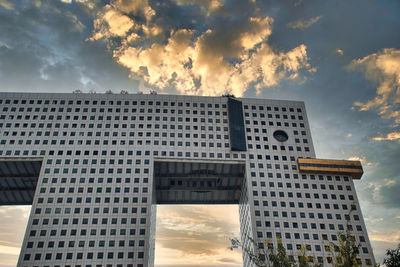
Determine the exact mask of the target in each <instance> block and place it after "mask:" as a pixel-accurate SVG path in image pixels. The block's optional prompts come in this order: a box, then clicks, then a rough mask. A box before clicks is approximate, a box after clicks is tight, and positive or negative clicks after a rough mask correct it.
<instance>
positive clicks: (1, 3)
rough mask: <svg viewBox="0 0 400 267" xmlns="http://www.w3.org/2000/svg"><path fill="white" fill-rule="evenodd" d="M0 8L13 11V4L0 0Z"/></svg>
mask: <svg viewBox="0 0 400 267" xmlns="http://www.w3.org/2000/svg"><path fill="white" fill-rule="evenodd" d="M0 7H4V8H5V9H14V6H13V4H12V3H10V2H8V1H7V0H0Z"/></svg>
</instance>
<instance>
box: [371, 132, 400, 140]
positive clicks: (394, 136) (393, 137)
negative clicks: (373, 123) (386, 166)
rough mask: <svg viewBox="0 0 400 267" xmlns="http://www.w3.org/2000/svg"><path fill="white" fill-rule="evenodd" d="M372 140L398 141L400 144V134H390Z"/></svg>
mask: <svg viewBox="0 0 400 267" xmlns="http://www.w3.org/2000/svg"><path fill="white" fill-rule="evenodd" d="M372 140H375V141H386V140H389V141H394V140H397V141H398V142H400V132H392V133H388V134H387V135H386V136H385V137H381V136H377V137H373V138H372Z"/></svg>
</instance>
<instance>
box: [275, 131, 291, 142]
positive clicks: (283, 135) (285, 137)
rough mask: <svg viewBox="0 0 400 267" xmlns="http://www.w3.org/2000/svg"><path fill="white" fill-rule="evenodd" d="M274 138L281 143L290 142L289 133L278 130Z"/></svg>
mask: <svg viewBox="0 0 400 267" xmlns="http://www.w3.org/2000/svg"><path fill="white" fill-rule="evenodd" d="M274 138H275V139H276V140H278V141H279V142H285V141H287V140H288V138H289V137H288V135H287V133H285V132H284V131H282V130H277V131H275V132H274Z"/></svg>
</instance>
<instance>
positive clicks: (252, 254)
mask: <svg viewBox="0 0 400 267" xmlns="http://www.w3.org/2000/svg"><path fill="white" fill-rule="evenodd" d="M248 238H249V240H250V241H251V243H252V244H253V247H254V248H255V249H254V250H252V249H251V248H249V247H245V248H244V249H243V250H244V252H245V253H246V254H247V256H248V257H249V259H250V261H251V262H253V263H254V264H255V265H256V266H257V267H297V266H299V267H321V266H322V265H320V264H316V263H313V262H310V257H309V256H307V250H306V249H305V247H303V248H302V249H300V251H299V255H298V263H296V261H295V260H294V258H293V256H290V255H287V253H286V249H285V247H284V245H283V244H282V240H281V239H279V238H278V240H277V242H276V249H274V246H273V244H272V243H271V242H270V240H269V239H265V240H264V242H263V243H259V244H257V243H256V242H255V241H254V240H253V239H251V238H250V237H248ZM230 240H231V243H232V246H231V247H229V249H231V250H233V249H235V248H238V247H242V243H241V242H240V241H239V240H238V239H237V238H231V239H230Z"/></svg>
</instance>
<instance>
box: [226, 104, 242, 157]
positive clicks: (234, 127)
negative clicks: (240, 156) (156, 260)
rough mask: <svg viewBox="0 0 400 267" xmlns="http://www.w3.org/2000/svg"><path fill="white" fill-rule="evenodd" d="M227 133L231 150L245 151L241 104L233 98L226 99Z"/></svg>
mask: <svg viewBox="0 0 400 267" xmlns="http://www.w3.org/2000/svg"><path fill="white" fill-rule="evenodd" d="M228 116H229V133H230V139H231V150H233V151H246V137H245V134H244V121H243V107H242V102H241V101H238V100H236V99H233V98H229V99H228Z"/></svg>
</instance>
